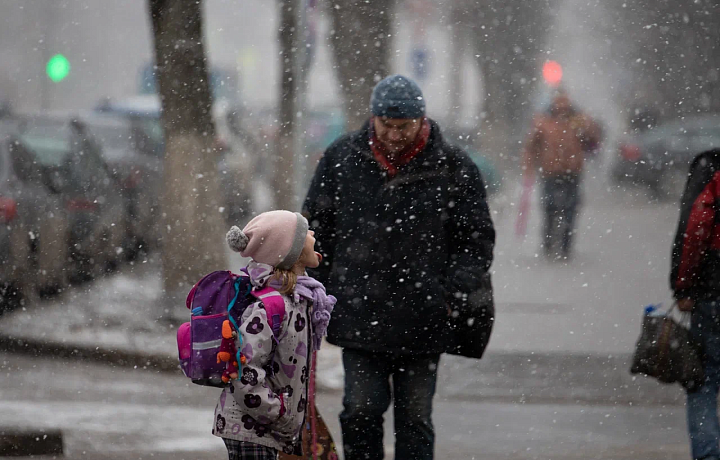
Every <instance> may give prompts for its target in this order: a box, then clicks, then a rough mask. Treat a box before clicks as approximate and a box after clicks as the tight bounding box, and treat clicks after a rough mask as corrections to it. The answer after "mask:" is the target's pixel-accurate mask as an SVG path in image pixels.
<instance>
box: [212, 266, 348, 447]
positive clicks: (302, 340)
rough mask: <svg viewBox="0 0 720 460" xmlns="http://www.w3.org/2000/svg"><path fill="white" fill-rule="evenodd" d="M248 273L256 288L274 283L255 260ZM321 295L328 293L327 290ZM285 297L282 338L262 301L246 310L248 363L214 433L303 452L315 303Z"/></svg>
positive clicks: (226, 394) (224, 400)
mask: <svg viewBox="0 0 720 460" xmlns="http://www.w3.org/2000/svg"><path fill="white" fill-rule="evenodd" d="M248 273H249V274H250V279H251V282H252V284H253V285H254V286H255V287H257V288H262V287H264V286H265V285H266V284H267V283H268V282H270V277H271V275H272V267H270V266H267V265H263V264H258V263H254V262H251V264H250V265H249V266H248ZM320 286H322V285H320ZM322 291H323V294H324V288H322ZM276 295H281V294H280V293H277V294H276ZM282 297H283V300H284V301H285V316H284V318H283V321H282V324H281V326H280V332H279V334H278V336H277V337H273V333H272V330H271V328H270V326H269V324H268V320H267V315H266V313H265V309H264V307H263V305H262V303H261V302H256V303H254V304H252V305H250V306H249V307H248V308H247V309H246V310H245V312H243V315H242V317H241V323H240V333H241V336H242V342H241V344H240V342H239V341H238V342H239V343H238V347H239V349H240V350H241V352H242V354H243V355H244V356H245V358H246V360H247V361H246V363H245V364H244V365H242V369H241V372H240V378H238V379H237V380H234V381H233V382H232V383H231V385H230V386H228V387H227V388H225V389H223V392H222V394H221V395H220V399H219V400H218V403H217V405H216V407H215V417H214V425H215V426H214V428H213V431H212V432H213V434H214V435H215V436H219V437H222V438H226V439H235V440H238V441H246V442H251V443H254V444H260V445H263V446H268V447H271V448H274V449H277V450H279V451H283V452H286V453H295V454H298V453H300V441H301V439H300V433H301V431H302V425H303V421H304V419H305V410H306V408H307V400H308V377H309V374H310V365H311V362H312V361H311V356H312V352H313V348H314V347H313V342H314V341H313V340H312V334H313V324H312V321H311V318H312V317H311V313H312V312H311V310H312V304H313V302H312V299H308V298H307V297H305V296H301V295H297V294H295V295H282ZM330 297H332V296H330ZM332 299H333V300H334V298H332ZM333 305H334V302H333ZM330 309H332V306H331V307H330ZM328 316H329V314H328ZM316 322H317V321H316Z"/></svg>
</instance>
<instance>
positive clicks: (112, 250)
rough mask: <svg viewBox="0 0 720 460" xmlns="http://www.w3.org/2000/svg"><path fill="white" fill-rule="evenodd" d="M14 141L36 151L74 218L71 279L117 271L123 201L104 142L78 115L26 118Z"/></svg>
mask: <svg viewBox="0 0 720 460" xmlns="http://www.w3.org/2000/svg"><path fill="white" fill-rule="evenodd" d="M13 141H14V142H15V143H16V145H18V146H19V148H22V149H23V150H25V151H27V152H29V153H31V154H32V155H33V156H34V160H35V162H36V164H38V165H40V167H41V168H42V170H43V174H44V183H45V185H46V187H47V188H48V189H49V190H50V191H51V192H52V193H53V194H55V195H56V196H57V197H58V198H59V199H60V201H61V203H62V208H63V209H64V212H65V213H66V214H67V216H68V221H69V232H68V238H67V245H68V246H67V247H68V249H69V258H70V260H71V261H72V262H73V263H72V264H71V265H70V273H69V278H70V281H83V280H88V279H91V278H94V277H97V276H99V275H100V274H102V273H104V272H106V271H107V270H111V269H113V268H114V267H115V266H116V265H117V262H118V261H119V259H120V254H121V253H122V246H123V239H124V237H125V232H124V225H123V224H124V222H125V220H126V216H125V207H124V205H123V199H122V197H121V196H120V194H119V193H118V189H117V186H116V184H115V181H114V179H113V177H112V174H111V172H110V169H109V167H108V165H107V163H106V162H105V161H104V159H103V157H102V154H101V152H100V146H99V144H98V143H97V142H96V141H95V140H93V139H92V137H91V136H90V135H88V133H87V130H86V128H85V127H84V126H83V125H82V124H81V123H78V122H77V121H76V120H75V118H74V117H69V116H49V115H35V116H26V117H22V118H21V121H20V122H19V124H18V128H17V131H16V133H15V135H14V138H13Z"/></svg>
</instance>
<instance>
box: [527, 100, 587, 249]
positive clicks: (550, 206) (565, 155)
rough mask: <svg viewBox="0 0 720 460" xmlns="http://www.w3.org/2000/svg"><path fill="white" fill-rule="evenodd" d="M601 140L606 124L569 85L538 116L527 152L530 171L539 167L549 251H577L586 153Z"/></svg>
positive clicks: (544, 244)
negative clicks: (579, 106)
mask: <svg viewBox="0 0 720 460" xmlns="http://www.w3.org/2000/svg"><path fill="white" fill-rule="evenodd" d="M599 143H600V126H599V125H598V124H597V123H596V122H595V121H593V120H592V119H591V118H590V117H588V116H586V115H584V114H581V113H578V112H577V111H576V110H575V109H574V108H573V106H572V104H571V103H570V99H569V98H568V96H567V94H565V92H563V91H559V92H558V94H557V95H556V96H555V98H554V99H553V102H552V105H551V107H550V110H549V112H548V113H546V114H541V115H538V116H536V117H535V119H534V120H533V132H532V133H531V135H530V138H529V140H528V142H527V144H526V146H525V151H524V152H523V156H522V157H523V169H524V171H525V174H533V172H534V170H535V169H539V171H540V176H541V178H542V186H543V190H542V198H541V201H542V203H543V208H544V211H545V225H544V229H543V243H542V247H543V252H544V253H545V255H546V256H547V257H549V258H556V259H568V258H569V257H570V255H571V252H572V243H573V238H572V237H573V233H574V231H575V218H576V217H577V213H578V207H579V205H580V179H581V175H582V170H583V166H584V164H585V154H586V153H587V152H590V151H593V150H595V149H596V148H597V146H598V144H599Z"/></svg>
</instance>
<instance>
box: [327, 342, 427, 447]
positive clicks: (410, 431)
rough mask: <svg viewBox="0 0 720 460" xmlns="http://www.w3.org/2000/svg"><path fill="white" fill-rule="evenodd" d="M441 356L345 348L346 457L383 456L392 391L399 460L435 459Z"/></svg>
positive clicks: (344, 418) (344, 431)
mask: <svg viewBox="0 0 720 460" xmlns="http://www.w3.org/2000/svg"><path fill="white" fill-rule="evenodd" d="M439 358H440V356H439V355H432V356H428V355H420V356H409V355H397V354H392V353H390V354H388V353H368V352H364V351H360V350H350V349H347V348H346V349H344V350H343V365H344V366H345V373H346V378H345V396H344V398H343V412H342V414H340V424H341V426H342V433H343V444H344V446H345V459H346V460H356V459H358V460H359V459H363V460H382V458H383V414H384V413H385V411H386V410H387V408H388V406H389V405H390V395H391V394H392V395H393V397H394V398H395V404H394V411H395V413H394V417H395V440H396V445H395V458H397V459H401V458H402V459H412V460H431V459H432V458H433V450H434V444H435V434H434V430H433V424H432V419H431V414H432V400H433V395H434V394H435V383H436V381H437V368H438V362H439ZM391 375H392V388H391V386H390V382H389V379H390V376H391Z"/></svg>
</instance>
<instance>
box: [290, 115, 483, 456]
mask: <svg viewBox="0 0 720 460" xmlns="http://www.w3.org/2000/svg"><path fill="white" fill-rule="evenodd" d="M374 114H375V115H376V116H379V114H378V113H376V112H374ZM404 116H407V114H405V115H404ZM427 123H428V126H427V127H426V128H424V129H426V130H428V131H429V132H426V133H423V129H421V132H420V137H421V138H420V139H419V142H420V143H419V144H417V143H416V144H415V145H414V146H411V148H410V149H409V152H411V153H412V154H411V155H408V157H406V158H405V159H404V160H403V161H402V162H400V163H396V164H394V165H393V164H390V166H392V168H390V167H388V165H387V164H386V163H385V162H383V161H381V160H379V159H378V158H379V157H381V158H386V159H387V156H386V155H383V154H382V153H383V152H382V151H381V150H380V149H377V147H378V146H376V145H371V143H373V144H375V143H376V142H373V138H374V136H373V135H372V133H371V123H370V122H369V121H368V122H367V123H365V125H364V126H363V127H362V129H360V130H359V131H356V132H354V133H350V134H347V135H345V136H343V137H342V138H340V139H339V140H337V141H336V142H335V143H334V144H332V145H331V146H330V147H329V148H328V149H327V151H326V152H325V155H324V156H323V158H322V159H321V160H320V163H319V165H318V168H317V170H316V171H315V176H314V178H313V181H312V184H311V185H310V191H309V192H308V196H307V199H306V200H305V205H304V210H303V213H304V214H305V215H306V216H308V219H309V220H310V222H312V225H313V227H314V229H315V232H316V233H315V234H316V236H317V237H318V250H319V251H320V252H321V253H322V254H323V256H324V259H323V263H322V265H321V266H320V267H319V268H318V269H317V270H314V271H313V273H314V274H315V275H316V278H317V279H318V280H320V281H323V282H325V283H327V284H328V285H329V286H332V289H333V292H335V293H336V294H337V296H338V305H337V308H336V310H335V311H334V314H333V321H332V322H331V323H330V326H329V328H328V340H329V341H330V342H331V343H334V344H336V345H339V346H341V347H343V348H344V349H343V365H344V367H345V399H344V401H343V405H344V410H343V413H342V415H341V416H340V420H341V425H342V431H343V444H344V448H345V458H346V459H347V460H354V459H359V458H365V459H368V458H372V459H375V458H377V459H380V458H383V444H382V433H383V427H382V422H383V413H384V412H385V410H386V409H387V407H388V405H389V404H390V395H391V393H390V387H389V379H390V377H391V376H392V381H393V390H394V391H393V393H392V394H393V397H394V399H395V431H396V449H395V456H396V458H408V459H420V460H425V459H431V458H432V456H433V450H434V431H433V426H432V421H431V412H432V398H433V395H434V393H435V381H436V378H437V373H436V372H437V363H438V361H439V358H440V354H441V353H443V352H444V351H448V350H450V349H454V350H457V348H455V347H456V346H457V345H456V343H455V342H456V341H455V334H452V333H451V332H450V328H451V326H450V324H449V323H450V318H449V316H448V308H453V309H455V310H461V311H464V312H470V311H472V310H477V311H478V313H477V315H475V317H474V320H475V321H474V323H477V324H481V323H482V324H488V325H491V324H492V315H493V304H492V286H491V283H490V275H489V274H488V269H489V268H490V264H491V263H492V256H493V246H494V244H495V230H494V228H493V224H492V221H491V220H490V213H489V210H488V207H487V203H486V201H485V187H484V184H483V181H482V177H481V176H480V172H479V171H478V169H477V167H476V166H475V165H474V164H473V163H472V161H471V160H470V158H468V156H467V155H466V154H465V153H464V152H463V151H462V150H461V149H459V148H457V147H454V146H451V145H448V144H446V143H445V142H444V140H443V137H442V134H441V133H440V128H439V127H438V126H437V124H435V123H434V122H433V121H431V120H427ZM375 140H376V139H375ZM423 144H424V145H423ZM418 145H420V147H421V148H419V149H418V148H417V147H418ZM404 153H405V154H407V153H408V152H404ZM378 154H380V155H378ZM401 157H402V155H401ZM388 163H389V162H388ZM481 342H482V343H480V344H479V346H480V347H481V348H483V349H484V347H485V345H487V341H481ZM479 354H481V352H480V353H478V355H479Z"/></svg>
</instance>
